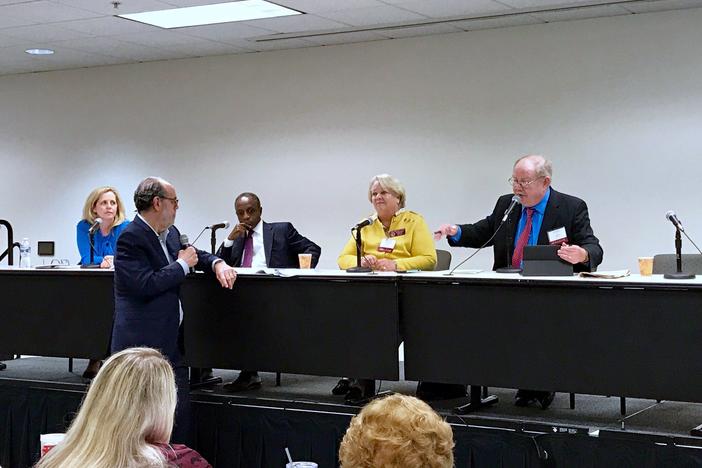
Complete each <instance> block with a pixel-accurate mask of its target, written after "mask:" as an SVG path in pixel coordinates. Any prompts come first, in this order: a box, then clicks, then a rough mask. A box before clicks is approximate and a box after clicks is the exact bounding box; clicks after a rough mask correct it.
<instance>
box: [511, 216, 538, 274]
mask: <svg viewBox="0 0 702 468" xmlns="http://www.w3.org/2000/svg"><path fill="white" fill-rule="evenodd" d="M526 211H527V219H526V223H525V224H524V230H523V231H522V234H521V235H520V236H519V239H517V246H516V247H515V248H514V255H512V267H514V268H520V267H521V264H522V258H524V246H526V245H527V242H529V234H531V217H532V215H533V214H534V208H527V209H526Z"/></svg>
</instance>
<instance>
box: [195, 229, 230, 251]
mask: <svg viewBox="0 0 702 468" xmlns="http://www.w3.org/2000/svg"><path fill="white" fill-rule="evenodd" d="M222 228H224V229H228V228H229V221H222V222H221V223H217V224H212V225H211V226H206V227H205V229H203V230H202V232H205V231H206V230H207V229H209V230H210V231H211V232H210V249H211V251H212V254H213V255H214V253H215V249H216V248H217V229H222ZM202 232H201V233H200V234H202ZM198 237H200V236H198Z"/></svg>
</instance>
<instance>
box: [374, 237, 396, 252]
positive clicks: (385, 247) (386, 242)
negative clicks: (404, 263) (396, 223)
mask: <svg viewBox="0 0 702 468" xmlns="http://www.w3.org/2000/svg"><path fill="white" fill-rule="evenodd" d="M393 250H395V239H389V238H385V239H383V240H382V241H381V242H380V246H378V251H380V252H385V253H390V252H392V251H393Z"/></svg>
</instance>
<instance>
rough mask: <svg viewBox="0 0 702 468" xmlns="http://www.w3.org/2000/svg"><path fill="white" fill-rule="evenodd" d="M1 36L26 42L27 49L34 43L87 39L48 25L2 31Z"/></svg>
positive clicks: (79, 34) (83, 35) (76, 33)
mask: <svg viewBox="0 0 702 468" xmlns="http://www.w3.org/2000/svg"><path fill="white" fill-rule="evenodd" d="M2 34H3V35H5V36H10V37H14V38H16V39H24V40H25V41H26V42H27V47H30V46H32V43H36V42H52V41H64V40H69V39H77V38H81V37H88V36H87V35H86V34H83V33H79V32H76V31H69V30H67V29H62V28H59V27H57V26H52V25H50V24H37V25H34V26H22V27H19V28H9V29H3V30H2Z"/></svg>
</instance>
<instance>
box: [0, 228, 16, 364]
mask: <svg viewBox="0 0 702 468" xmlns="http://www.w3.org/2000/svg"><path fill="white" fill-rule="evenodd" d="M0 226H5V227H6V228H7V249H6V250H5V251H4V252H3V253H1V254H0V262H1V261H2V260H3V259H4V258H5V257H7V264H8V265H10V266H12V265H13V264H14V257H13V253H14V248H15V242H14V238H13V232H12V225H11V224H10V222H9V221H6V220H4V219H0ZM0 358H3V359H14V355H12V354H10V355H4V356H0ZM6 368H7V364H5V363H4V362H0V370H5V369H6Z"/></svg>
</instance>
